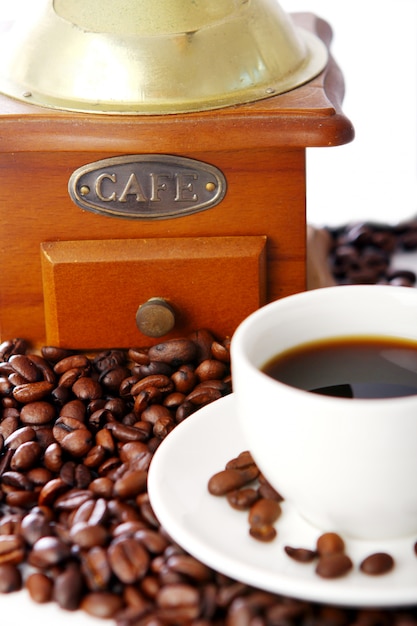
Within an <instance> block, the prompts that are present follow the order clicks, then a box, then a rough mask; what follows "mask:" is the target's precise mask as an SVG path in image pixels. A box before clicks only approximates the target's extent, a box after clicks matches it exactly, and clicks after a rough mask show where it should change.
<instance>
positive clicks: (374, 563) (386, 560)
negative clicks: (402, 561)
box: [359, 552, 394, 576]
mask: <svg viewBox="0 0 417 626" xmlns="http://www.w3.org/2000/svg"><path fill="white" fill-rule="evenodd" d="M393 567H394V559H393V558H392V556H391V555H390V554H387V553H386V552H375V553H374V554H370V555H369V556H367V557H366V558H365V559H363V561H362V562H361V563H360V565H359V569H360V570H361V571H362V572H364V574H370V575H371V576H378V575H380V574H386V573H387V572H389V571H391V570H392V569H393Z"/></svg>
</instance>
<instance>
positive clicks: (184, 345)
mask: <svg viewBox="0 0 417 626" xmlns="http://www.w3.org/2000/svg"><path fill="white" fill-rule="evenodd" d="M148 356H149V359H150V360H151V361H157V362H160V361H162V362H163V363H167V364H168V365H171V366H172V367H175V368H177V367H179V366H180V365H183V364H184V363H192V362H193V361H194V360H195V359H196V357H197V346H196V344H195V343H194V341H191V340H189V339H171V340H170V341H165V342H163V343H159V344H157V345H155V346H151V347H150V348H149V351H148Z"/></svg>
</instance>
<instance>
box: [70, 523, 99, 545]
mask: <svg viewBox="0 0 417 626" xmlns="http://www.w3.org/2000/svg"><path fill="white" fill-rule="evenodd" d="M70 538H71V541H73V543H75V544H76V545H77V546H79V547H80V548H82V549H89V548H94V547H95V546H104V545H105V544H106V543H107V539H108V532H107V530H106V529H105V528H104V526H100V525H92V524H88V523H87V522H78V523H76V524H73V525H72V526H71V530H70Z"/></svg>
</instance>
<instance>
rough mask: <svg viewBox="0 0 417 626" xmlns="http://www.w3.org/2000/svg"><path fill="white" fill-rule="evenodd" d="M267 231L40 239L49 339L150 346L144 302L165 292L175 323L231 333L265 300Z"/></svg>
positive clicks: (185, 329)
mask: <svg viewBox="0 0 417 626" xmlns="http://www.w3.org/2000/svg"><path fill="white" fill-rule="evenodd" d="M266 243H267V238H266V237H265V236H242V237H239V236H236V237H184V238H158V239H124V240H121V239H119V240H118V239H107V240H89V241H55V242H44V243H42V244H41V261H42V280H43V293H44V304H45V322H46V335H47V342H48V343H49V344H50V345H56V346H61V347H71V348H84V349H90V348H102V347H108V346H109V345H110V346H114V347H121V348H123V347H129V346H146V345H150V344H152V343H155V339H154V338H149V337H147V336H146V335H144V334H142V333H141V332H140V331H139V330H138V327H137V324H136V312H137V310H138V307H139V306H140V305H141V304H143V303H145V302H146V301H148V300H149V299H150V298H163V299H164V300H166V301H167V302H168V303H169V304H170V305H171V306H172V308H173V310H174V312H175V326H174V328H173V330H171V331H170V332H169V333H168V334H167V335H164V337H163V339H168V338H172V337H178V336H184V335H185V334H187V333H190V332H192V331H193V330H196V329H197V328H208V329H211V330H214V331H215V333H216V334H218V335H219V336H220V337H225V336H230V335H231V334H232V333H233V331H234V329H235V328H236V326H237V325H238V324H239V323H240V321H241V320H242V319H244V318H245V317H246V316H247V315H249V314H250V313H251V312H253V311H254V310H256V309H257V308H258V307H259V306H261V305H262V304H264V303H265V301H266Z"/></svg>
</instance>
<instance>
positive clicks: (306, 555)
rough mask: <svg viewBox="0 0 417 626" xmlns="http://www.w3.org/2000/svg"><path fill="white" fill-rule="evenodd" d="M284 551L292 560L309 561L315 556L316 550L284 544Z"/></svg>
mask: <svg viewBox="0 0 417 626" xmlns="http://www.w3.org/2000/svg"><path fill="white" fill-rule="evenodd" d="M284 551H285V553H286V554H288V556H290V557H291V558H292V559H294V561H298V562H299V563H311V562H312V561H314V559H315V558H317V552H316V551H315V550H309V549H308V548H293V547H291V546H285V547H284Z"/></svg>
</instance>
